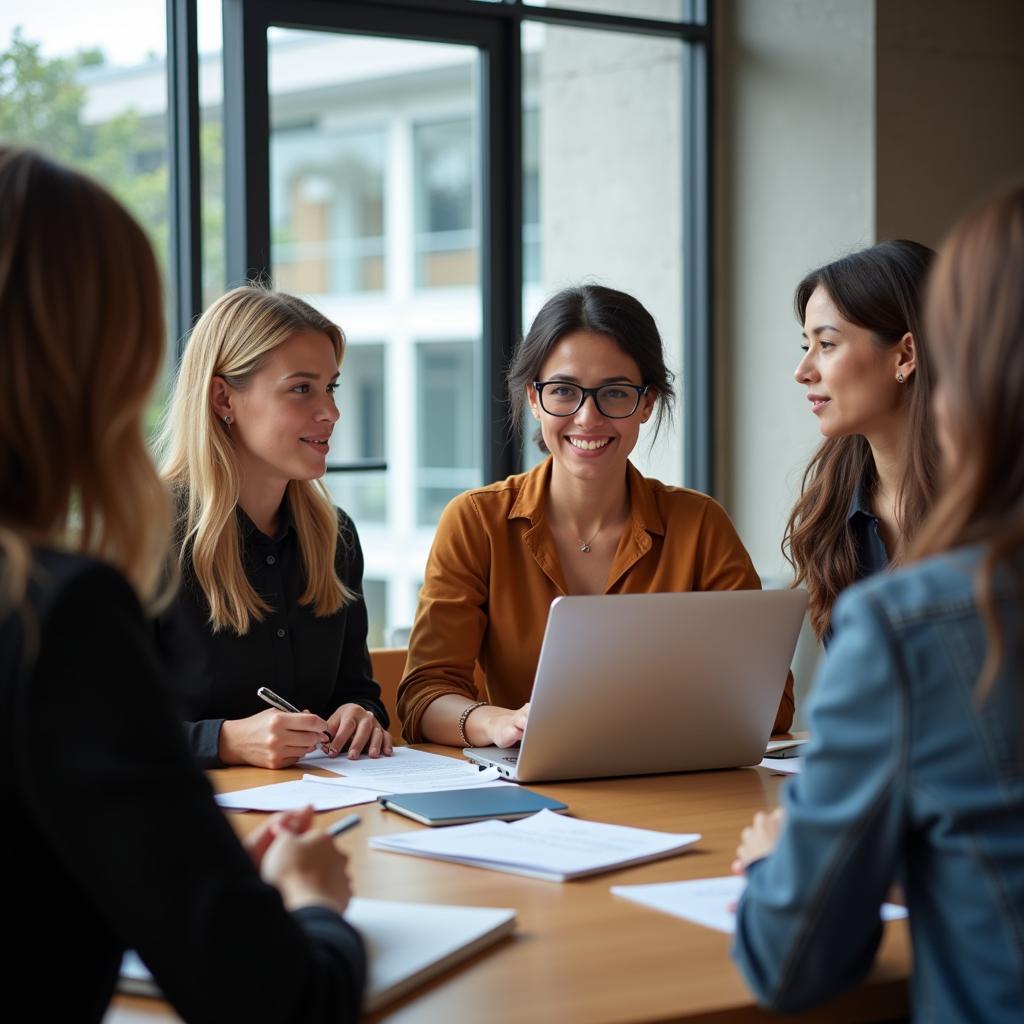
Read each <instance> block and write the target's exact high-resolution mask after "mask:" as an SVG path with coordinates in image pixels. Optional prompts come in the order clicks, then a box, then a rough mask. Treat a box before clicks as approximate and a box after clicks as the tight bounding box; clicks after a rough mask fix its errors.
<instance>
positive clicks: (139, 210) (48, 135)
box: [0, 29, 168, 266]
mask: <svg viewBox="0 0 1024 1024" xmlns="http://www.w3.org/2000/svg"><path fill="white" fill-rule="evenodd" d="M105 63H106V61H105V58H104V56H103V54H102V52H100V51H99V50H80V51H79V52H78V53H76V54H74V55H73V56H71V57H56V58H47V57H44V56H43V54H42V53H41V52H40V46H39V43H35V42H31V41H29V40H27V39H24V38H23V37H22V35H21V31H20V30H19V29H15V31H14V35H13V37H12V38H11V42H10V44H9V46H8V47H7V49H6V50H3V51H0V139H3V140H4V141H5V142H17V143H22V144H25V145H32V146H37V147H38V148H40V149H42V150H44V151H45V152H47V153H49V154H50V155H51V156H54V157H56V158H57V159H58V160H63V161H65V162H66V163H69V164H71V165H73V166H74V167H77V168H79V169H80V170H82V171H85V172H86V173H87V174H90V175H92V176H93V177H94V178H96V179H97V180H98V181H101V182H103V184H104V185H106V186H107V188H109V189H110V190H111V191H112V192H113V193H114V194H115V195H116V196H117V197H118V198H119V199H120V200H121V201H122V202H123V203H124V204H125V206H127V207H128V209H129V210H131V211H132V213H133V214H134V215H135V216H136V218H137V219H138V220H139V222H140V223H141V224H142V226H143V227H144V228H145V229H146V231H147V233H148V234H149V237H150V241H151V242H152V243H153V247H154V248H155V249H156V252H157V256H158V258H159V259H160V261H161V264H162V265H164V266H166V260H167V247H168V236H167V231H168V210H167V195H168V177H167V175H168V167H167V140H166V126H165V121H164V118H163V117H162V116H161V117H157V118H142V117H141V116H140V115H139V114H138V113H137V112H136V111H134V110H132V109H127V110H125V111H124V112H122V113H120V114H118V115H116V116H115V117H113V118H111V119H110V120H107V121H103V122H97V123H89V122H88V121H87V120H86V119H85V116H84V115H85V106H86V91H85V88H84V87H83V86H82V84H81V79H82V76H83V75H88V74H89V72H90V71H91V70H93V69H98V68H101V67H102V66H103V65H104V64H105Z"/></svg>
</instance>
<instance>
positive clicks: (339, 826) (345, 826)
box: [327, 814, 363, 836]
mask: <svg viewBox="0 0 1024 1024" xmlns="http://www.w3.org/2000/svg"><path fill="white" fill-rule="evenodd" d="M362 820H363V819H362V818H360V817H359V815H358V814H346V815H345V817H344V818H339V819H338V820H337V821H335V822H333V823H332V824H330V825H328V826H327V834H328V835H329V836H340V835H341V833H342V832H347V831H348V830H349V829H350V828H355V827H356V825H358V824H359V822H361V821H362Z"/></svg>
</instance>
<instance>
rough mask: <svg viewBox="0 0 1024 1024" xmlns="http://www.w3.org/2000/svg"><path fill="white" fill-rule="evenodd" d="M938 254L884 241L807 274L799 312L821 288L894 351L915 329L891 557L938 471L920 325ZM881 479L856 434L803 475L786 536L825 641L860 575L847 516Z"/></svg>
mask: <svg viewBox="0 0 1024 1024" xmlns="http://www.w3.org/2000/svg"><path fill="white" fill-rule="evenodd" d="M934 256H935V253H934V252H932V250H931V249H929V248H928V247H927V246H924V245H920V244H919V243H917V242H909V241H905V240H897V241H891V242H881V243H880V244H878V245H873V246H872V247H871V248H870V249H863V250H861V251H860V252H855V253H852V254H851V255H849V256H845V257H843V258H842V259H840V260H836V261H835V262H834V263H829V264H827V265H826V266H824V267H820V268H819V269H817V270H814V271H812V272H811V273H810V274H808V275H807V276H806V277H805V278H804V279H803V280H802V281H801V282H800V284H799V285H798V286H797V289H796V296H795V306H796V315H797V319H798V320H799V321H800V323H803V322H804V317H805V314H806V312H807V303H808V302H809V301H810V298H811V295H812V294H813V293H814V291H815V289H817V288H819V287H820V288H824V289H825V291H826V292H828V295H829V297H830V298H831V299H832V301H833V302H834V303H835V305H836V308H837V309H838V310H839V312H840V314H842V316H843V318H844V319H845V320H847V321H849V322H850V323H852V324H856V325H857V326H858V327H863V328H865V329H866V330H869V331H871V332H872V333H873V334H874V335H875V340H876V341H877V343H878V344H879V346H881V347H883V348H885V347H891V346H893V345H896V344H897V343H898V342H899V341H900V339H901V338H902V337H903V336H904V335H905V334H906V333H907V332H908V331H909V332H910V334H911V335H912V336H913V338H914V349H915V354H916V369H915V371H914V373H913V375H912V376H911V377H910V378H909V380H908V381H907V382H906V384H905V385H904V387H905V388H906V394H907V396H908V402H909V405H908V424H907V441H908V444H907V460H906V467H905V469H904V474H903V480H902V481H901V483H900V488H899V491H898V493H897V495H896V508H897V521H898V523H899V529H900V542H899V546H898V548H897V550H896V551H895V552H894V553H893V559H892V560H893V562H894V563H898V562H899V561H901V560H902V558H903V553H904V548H905V546H906V544H907V543H908V541H909V540H910V538H912V537H913V536H914V534H915V533H916V531H917V529H918V527H919V526H920V524H921V522H922V520H923V519H924V517H925V516H926V515H927V513H928V509H929V508H930V506H931V503H932V498H933V495H934V488H935V478H936V475H937V472H938V469H937V467H938V447H937V445H936V441H935V431H934V427H933V422H932V407H931V390H932V382H931V369H930V365H929V357H928V346H927V345H926V343H925V335H924V332H923V331H922V329H921V316H920V313H921V307H922V295H923V290H924V282H925V277H926V276H927V273H928V269H929V267H930V266H931V263H932V260H933V259H934ZM876 480H877V474H876V471H875V463H874V459H873V458H872V455H871V448H870V446H869V445H868V442H867V440H866V439H865V438H863V437H860V436H859V435H851V436H847V437H831V438H827V439H826V440H825V441H823V442H822V444H821V445H820V447H819V448H818V450H817V452H815V454H814V456H813V457H812V459H811V461H810V463H809V464H808V466H807V469H806V471H805V472H804V476H803V481H802V484H801V488H800V497H799V499H798V500H797V503H796V505H794V506H793V511H792V512H791V513H790V516H789V522H788V523H787V524H786V532H785V535H784V537H783V541H782V551H783V554H784V555H785V556H786V559H787V560H788V561H789V563H790V564H791V565H792V566H793V568H794V570H795V572H796V577H795V579H794V586H796V585H799V584H800V583H804V584H806V586H807V591H808V598H809V601H808V614H809V616H810V621H811V626H812V627H813V628H814V632H815V634H816V635H817V636H818V638H819V639H821V637H822V636H823V634H824V633H825V632H826V630H827V629H828V624H829V621H830V619H831V616H832V605H833V604H834V603H835V600H836V598H837V597H838V596H839V593H840V591H842V590H844V589H845V588H846V587H848V586H849V585H850V584H851V583H853V582H855V581H856V579H857V578H858V575H859V570H858V566H857V551H856V547H855V545H854V539H853V535H852V533H851V532H850V528H849V524H848V521H847V515H848V513H849V507H850V503H851V501H852V500H853V497H854V494H855V493H856V491H857V488H858V487H859V486H862V485H863V486H864V487H865V488H867V490H868V491H869V492H870V491H871V490H872V489H873V487H874V485H875V482H876Z"/></svg>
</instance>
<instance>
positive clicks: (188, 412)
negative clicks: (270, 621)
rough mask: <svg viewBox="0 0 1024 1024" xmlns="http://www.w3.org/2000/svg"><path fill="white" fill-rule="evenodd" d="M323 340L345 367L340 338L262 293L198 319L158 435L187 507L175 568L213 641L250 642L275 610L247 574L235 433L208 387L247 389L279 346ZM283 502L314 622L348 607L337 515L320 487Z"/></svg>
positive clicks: (314, 484)
mask: <svg viewBox="0 0 1024 1024" xmlns="http://www.w3.org/2000/svg"><path fill="white" fill-rule="evenodd" d="M303 330H313V331H319V332H321V333H323V334H326V335H327V337H328V338H330V340H331V344H332V345H333V346H334V355H335V358H336V359H337V361H338V363H339V364H340V363H341V359H342V356H343V355H344V351H345V336H344V335H343V334H342V332H341V329H340V328H339V327H337V326H336V325H335V324H333V323H331V322H330V321H329V320H328V319H327V318H326V317H325V316H323V315H322V314H321V313H318V312H317V311H316V310H315V309H313V307H312V306H310V305H309V304H308V303H306V302H303V301H302V300H301V299H298V298H296V297H295V296H293V295H286V294H284V293H283V292H274V291H270V290H268V289H266V288H262V287H260V286H257V285H244V286H242V287H241V288H235V289H234V290H233V291H230V292H228V293H227V294H226V295H224V296H222V297H221V298H220V299H218V300H217V301H216V302H215V303H213V305H212V306H210V308H209V309H207V311H206V312H205V313H204V314H203V315H202V316H201V317H200V318H199V321H198V323H197V324H196V326H195V328H194V329H193V331H192V337H191V338H190V339H189V343H188V346H187V347H186V349H185V355H184V358H183V359H182V362H181V369H180V371H179V373H178V380H177V384H176V386H175V389H174V395H173V398H172V399H171V403H170V406H169V409H168V416H167V419H166V422H165V425H164V430H163V435H162V449H163V451H164V459H163V467H162V471H163V475H164V478H165V479H166V480H167V481H168V482H169V483H170V484H171V487H172V489H173V490H174V492H175V494H176V496H177V497H178V499H179V502H180V503H181V507H180V508H179V519H178V531H177V539H178V543H179V544H180V551H179V565H181V567H182V568H185V567H186V565H187V562H188V560H189V558H190V557H191V562H192V572H193V574H194V576H195V580H196V582H197V583H198V584H199V587H200V588H201V589H202V591H203V593H204V594H205V596H206V600H207V603H208V604H209V606H210V624H211V626H212V627H213V629H214V632H217V631H219V630H222V629H228V628H230V629H233V630H235V632H237V633H239V634H245V633H247V632H248V630H249V626H250V624H251V623H252V621H253V620H254V619H255V620H256V621H259V620H260V619H262V618H263V616H264V615H265V614H266V613H267V612H268V611H270V608H269V606H268V605H267V603H266V601H264V600H263V598H261V597H260V595H259V594H257V593H256V591H255V589H254V588H253V586H252V584H251V583H250V582H249V579H248V577H247V576H246V574H245V569H244V567H243V565H242V557H241V546H240V542H239V531H238V526H237V520H236V517H235V508H236V506H237V505H238V496H239V487H240V473H239V468H238V461H237V458H236V456H235V450H234V445H233V440H232V435H231V432H230V431H229V430H227V429H225V427H224V424H223V423H222V422H221V421H220V419H219V417H218V416H217V414H216V412H215V411H214V409H213V404H212V401H211V397H210V382H211V381H212V380H213V378H214V377H223V378H224V379H225V380H226V381H227V383H228V384H229V385H230V386H231V387H232V388H235V389H236V390H241V389H244V388H245V387H246V386H247V385H248V383H249V381H250V379H251V378H252V376H253V374H255V373H257V372H258V371H259V370H260V368H261V367H262V366H263V365H264V363H265V362H266V361H267V359H268V358H269V356H270V354H271V353H272V352H273V351H274V349H276V348H277V347H278V346H279V345H282V344H283V343H284V342H285V341H287V340H288V339H289V338H290V337H291V336H292V335H293V334H294V333H295V332H296V331H303ZM285 493H286V497H287V500H288V504H289V507H290V510H291V515H292V519H293V520H294V522H295V528H296V531H297V533H298V537H299V552H300V554H301V557H302V562H303V566H304V568H305V573H306V589H305V592H304V593H303V595H302V597H301V598H300V600H301V602H302V603H303V604H306V605H312V607H313V610H314V612H315V614H316V615H321V616H323V615H331V614H333V613H334V612H336V611H337V610H338V609H339V608H341V607H342V605H344V604H346V603H348V602H349V601H351V600H352V598H353V595H352V593H351V591H349V589H348V588H347V587H346V586H345V585H344V584H343V583H342V581H341V580H340V579H339V578H338V574H337V572H336V570H335V567H334V560H335V554H336V551H337V546H338V541H339V537H338V532H339V530H338V516H337V512H336V511H335V508H334V503H333V502H332V501H331V498H330V495H329V494H328V492H327V488H326V487H324V485H323V483H322V482H321V481H320V480H291V481H289V483H288V487H287V489H286V492H285Z"/></svg>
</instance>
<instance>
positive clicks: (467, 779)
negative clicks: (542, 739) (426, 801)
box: [302, 768, 518, 796]
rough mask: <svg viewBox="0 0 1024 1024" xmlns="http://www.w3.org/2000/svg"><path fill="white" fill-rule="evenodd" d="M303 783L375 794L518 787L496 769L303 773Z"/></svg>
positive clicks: (386, 794) (387, 794) (388, 794)
mask: <svg viewBox="0 0 1024 1024" xmlns="http://www.w3.org/2000/svg"><path fill="white" fill-rule="evenodd" d="M302 778H303V781H304V782H313V783H319V784H320V785H322V786H334V787H336V788H341V789H349V790H353V791H355V790H362V791H363V792H369V793H373V794H374V795H375V796H391V795H393V794H396V793H439V792H442V791H444V790H449V789H477V788H480V789H484V788H486V787H489V786H511V787H513V788H518V787H517V786H516V783H514V782H507V781H506V780H504V779H502V777H501V775H500V774H499V773H498V769H497V768H487V769H486V770H484V771H482V772H481V771H477V770H476V769H473V771H472V772H471V773H470V774H468V775H452V773H451V772H449V771H447V770H442V771H435V770H434V769H433V768H427V769H426V770H425V771H421V772H409V773H408V774H398V775H385V776H384V777H383V778H382V777H380V776H377V777H374V776H363V775H360V776H356V777H355V778H350V777H349V776H347V775H340V776H338V777H337V778H333V779H325V778H324V777H323V776H322V775H303V776H302Z"/></svg>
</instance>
